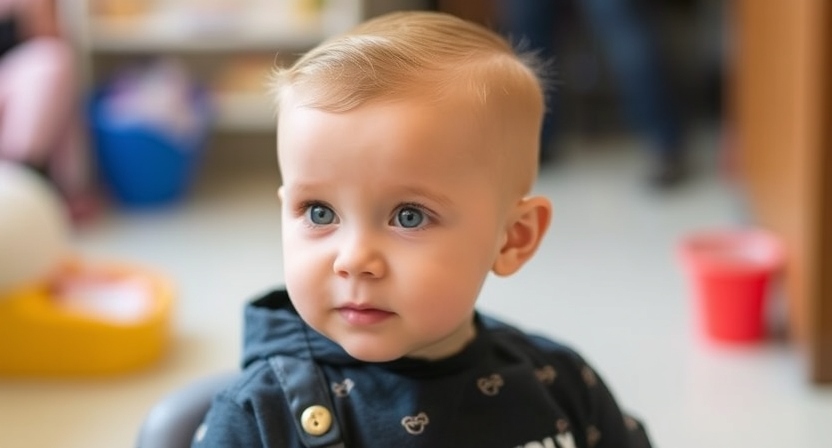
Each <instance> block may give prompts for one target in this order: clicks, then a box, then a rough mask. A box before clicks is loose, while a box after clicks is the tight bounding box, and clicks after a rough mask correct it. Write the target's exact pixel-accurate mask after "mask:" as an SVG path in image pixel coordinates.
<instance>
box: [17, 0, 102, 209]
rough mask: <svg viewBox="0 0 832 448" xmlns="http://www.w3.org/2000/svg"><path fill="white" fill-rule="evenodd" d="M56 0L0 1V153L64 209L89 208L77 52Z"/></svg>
mask: <svg viewBox="0 0 832 448" xmlns="http://www.w3.org/2000/svg"><path fill="white" fill-rule="evenodd" d="M61 28H62V27H61V23H60V20H59V15H58V11H57V5H56V0H0V159H2V160H8V161H12V162H16V163H21V164H25V165H27V166H29V167H31V168H32V169H34V170H35V171H37V172H39V173H41V174H42V175H43V176H45V177H46V178H47V179H48V180H49V181H50V182H51V183H52V184H53V185H54V186H55V187H56V188H57V190H58V191H59V193H60V194H61V195H62V197H63V198H65V199H66V204H67V206H68V210H69V213H70V215H71V216H72V217H73V218H75V219H82V218H84V217H86V216H89V214H90V213H91V211H92V208H93V207H92V203H93V202H94V201H92V196H91V195H90V192H91V190H90V174H89V173H90V167H89V161H90V159H89V155H88V146H87V143H86V138H85V136H84V130H83V127H82V126H83V125H82V121H81V120H82V118H81V117H82V115H83V114H82V113H81V108H80V107H79V106H80V92H79V83H78V79H77V77H76V65H75V57H74V53H73V49H72V46H71V44H70V42H69V41H68V39H66V38H65V37H64V36H63V33H62V29H61Z"/></svg>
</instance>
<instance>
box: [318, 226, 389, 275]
mask: <svg viewBox="0 0 832 448" xmlns="http://www.w3.org/2000/svg"><path fill="white" fill-rule="evenodd" d="M380 246H381V244H380V241H378V237H374V236H372V235H369V234H368V233H362V232H359V231H354V232H352V233H351V234H350V235H349V236H347V237H346V238H345V239H344V241H343V243H342V244H341V246H340V247H339V249H338V255H337V256H336V257H335V261H334V262H333V264H332V269H333V271H334V272H335V274H337V275H338V276H340V277H344V278H350V277H357V278H369V279H372V278H381V277H383V276H384V275H385V274H386V271H387V264H386V262H385V260H384V256H383V254H382V251H381V249H380Z"/></svg>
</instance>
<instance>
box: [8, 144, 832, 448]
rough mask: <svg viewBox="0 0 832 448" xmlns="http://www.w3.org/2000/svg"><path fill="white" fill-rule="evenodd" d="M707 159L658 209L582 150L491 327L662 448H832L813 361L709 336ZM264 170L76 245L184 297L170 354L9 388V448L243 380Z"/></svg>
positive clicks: (622, 170) (275, 265) (632, 181)
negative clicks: (635, 419) (591, 378)
mask: <svg viewBox="0 0 832 448" xmlns="http://www.w3.org/2000/svg"><path fill="white" fill-rule="evenodd" d="M697 142H698V143H697V144H696V145H695V146H696V147H697V148H696V149H697V150H698V151H697V158H698V160H699V162H700V163H699V164H698V167H699V169H698V170H697V173H696V179H695V180H694V181H693V182H691V183H690V184H688V185H686V186H685V187H684V188H681V189H679V190H678V191H674V192H669V193H666V194H658V193H656V192H654V191H650V190H649V189H647V188H645V187H644V184H643V183H642V182H641V181H642V174H643V169H644V162H645V159H644V157H645V156H644V154H643V153H642V152H640V151H639V150H638V148H637V147H636V145H635V144H634V142H632V141H627V140H622V141H617V142H612V143H610V142H607V143H603V142H601V143H598V142H595V143H592V142H582V141H577V140H576V141H572V142H571V143H570V145H569V148H571V149H572V151H570V152H571V155H570V156H569V157H568V158H567V159H566V160H565V161H564V163H562V164H561V165H560V166H556V167H551V168H548V167H547V168H545V169H544V170H543V172H542V174H541V178H540V181H539V185H538V187H537V189H538V190H539V191H540V192H541V193H544V194H546V195H548V196H550V197H551V199H552V200H553V202H554V204H555V209H556V213H555V220H554V224H553V227H552V229H551V233H550V234H549V235H548V237H547V239H546V242H545V244H544V246H543V247H542V248H541V251H540V254H539V256H538V257H537V258H536V259H534V260H533V261H532V262H531V263H530V264H529V265H528V266H527V267H526V268H524V270H523V271H522V272H521V273H519V274H518V275H516V276H515V277H512V278H509V279H499V280H498V279H493V280H489V282H488V283H487V284H486V287H485V289H484V291H483V297H482V301H481V304H482V309H483V310H485V311H489V312H492V313H495V314H497V315H499V316H501V317H503V318H504V319H507V320H509V321H512V322H515V323H517V324H520V325H522V326H525V327H526V328H528V329H530V330H536V331H541V332H544V333H546V334H548V335H550V336H552V337H556V338H560V339H562V340H563V341H565V342H567V343H569V344H571V345H573V346H574V347H576V348H577V349H578V350H579V351H580V352H581V353H582V354H583V355H584V356H585V357H586V358H588V359H589V360H590V361H591V362H592V363H593V364H594V365H595V366H596V367H597V369H598V370H599V371H600V372H601V374H602V375H603V376H604V378H605V379H606V381H607V382H608V383H609V385H610V386H611V387H612V388H613V390H614V391H615V393H616V395H617V396H618V398H619V400H620V401H621V403H622V404H623V405H624V406H625V407H626V408H628V409H629V410H631V411H632V412H633V413H634V414H636V415H638V416H640V417H641V418H642V419H643V420H644V421H646V423H647V424H648V426H649V430H650V432H651V434H652V437H653V441H654V445H655V446H656V447H666V448H670V447H674V448H694V447H696V448H699V447H710V448H744V447H755V448H769V447H784V446H790V447H803V448H821V447H823V448H828V447H829V446H832V388H818V387H813V386H811V385H810V384H809V383H808V381H807V380H806V378H807V374H806V368H805V360H804V359H803V357H802V356H801V354H800V353H799V351H797V350H796V349H794V348H793V347H791V346H790V345H788V344H787V343H785V342H782V341H781V340H777V339H772V340H770V341H768V342H766V343H763V344H760V345H756V346H746V347H725V346H721V345H718V344H714V343H712V342H709V341H708V340H707V339H706V338H704V337H703V336H702V335H701V332H700V331H699V326H698V321H697V316H696V314H695V309H694V308H693V305H692V300H691V298H690V297H689V294H688V289H687V283H686V279H685V278H684V277H683V274H682V272H681V271H680V269H679V265H678V263H677V260H676V258H675V255H674V248H675V244H676V243H677V242H678V240H679V238H680V236H681V235H683V234H684V233H685V232H687V231H690V230H692V229H695V228H700V227H704V226H712V225H728V224H732V223H736V222H740V221H741V220H742V219H743V214H742V210H741V202H740V201H738V200H737V199H736V196H735V194H734V192H733V191H732V190H731V189H730V188H729V185H728V184H727V183H726V182H724V181H722V180H721V176H719V175H718V170H717V169H716V168H715V167H716V166H718V164H717V163H716V157H715V155H714V150H713V147H714V145H715V139H714V138H712V137H709V136H708V135H703V136H702V137H701V138H699V139H698V140H697ZM611 145H612V146H614V147H615V150H613V149H611V148H609V147H606V148H605V146H611ZM585 146H598V147H599V148H589V149H588V148H585ZM579 147H580V148H581V149H580V150H576V148H579ZM240 151H245V149H240ZM229 160H232V159H229ZM264 160H265V163H254V164H252V163H249V164H247V165H246V164H234V163H227V164H223V165H224V168H226V169H225V170H222V171H221V170H218V169H217V166H212V167H210V168H209V170H210V173H211V174H210V175H205V176H203V178H202V179H201V181H200V183H199V185H198V188H197V189H196V191H195V194H194V195H193V197H192V198H191V199H190V200H189V201H188V202H186V203H185V204H184V205H183V206H182V207H179V208H174V209H168V210H159V211H154V212H141V213H138V212H131V213H124V212H111V213H109V214H107V215H106V216H104V217H103V218H102V219H101V220H99V221H98V222H96V223H95V224H94V225H92V226H90V227H89V228H87V229H85V230H83V231H82V232H80V233H79V234H78V235H77V238H76V246H77V249H78V251H79V252H80V253H81V254H83V255H84V256H85V257H88V258H89V259H91V260H107V259H121V260H129V261H134V262H140V263H145V264H148V265H150V266H154V267H156V268H158V269H161V270H163V271H164V272H166V273H167V274H169V275H170V277H171V278H173V279H174V280H175V281H176V284H177V286H178V288H179V289H178V297H177V298H178V303H177V309H176V316H175V328H174V332H175V338H174V340H173V341H172V343H171V350H170V353H169V355H168V356H167V357H166V358H165V359H164V360H163V361H162V362H160V363H159V364H158V365H155V366H153V367H152V368H150V369H148V370H145V371H142V372H137V373H135V374H131V375H127V376H124V377H118V378H112V379H88V380H37V379H27V380H10V379H2V378H0V447H3V448H18V447H20V448H24V447H25V448H28V447H65V448H97V447H108V448H109V447H126V446H131V445H132V443H133V439H134V437H135V434H136V431H137V429H138V427H139V425H140V423H141V421H142V418H143V416H144V414H145V412H146V411H147V410H148V408H149V407H150V406H151V405H152V404H153V403H154V402H155V401H156V400H158V399H159V398H160V397H161V396H162V395H164V394H165V393H167V392H169V391H171V390H173V389H175V388H177V387H179V386H181V385H184V384H186V383H188V382H189V381H191V380H193V379H197V378H201V377H203V376H205V375H208V374H210V373H212V372H217V371H224V370H228V369H232V368H234V367H235V365H236V362H237V358H238V354H239V344H240V337H239V332H240V309H241V305H242V304H243V303H244V301H246V300H247V299H249V298H251V296H252V295H254V294H257V293H258V292H260V291H263V290H265V289H267V288H269V287H271V286H273V285H276V284H279V283H280V282H281V279H282V274H281V261H280V241H279V231H280V222H279V213H278V203H277V201H276V198H275V196H274V191H275V189H276V187H277V184H278V179H277V175H276V171H275V167H274V165H273V157H272V156H270V155H269V156H268V157H264ZM777 297H779V296H778V295H777V294H775V295H774V296H773V297H772V300H771V303H772V305H773V307H772V309H774V310H777V309H778V308H779V309H782V303H780V301H782V299H779V300H778V299H777ZM772 314H773V315H775V317H776V316H777V313H772ZM780 320H782V318H781V319H779V320H778V321H780ZM775 323H776V322H775Z"/></svg>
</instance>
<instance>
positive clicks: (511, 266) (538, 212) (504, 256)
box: [491, 196, 552, 276]
mask: <svg viewBox="0 0 832 448" xmlns="http://www.w3.org/2000/svg"><path fill="white" fill-rule="evenodd" d="M551 220H552V203H551V202H549V200H548V199H546V198H544V197H542V196H531V197H526V198H523V199H521V200H520V202H519V203H517V205H516V206H515V209H514V211H513V214H512V215H511V219H510V221H509V223H508V227H507V228H506V234H505V237H504V238H505V242H504V243H503V246H502V247H501V248H500V253H499V254H497V259H496V260H494V265H493V266H492V267H491V270H492V271H494V273H495V274H497V275H500V276H507V275H511V274H514V273H515V272H517V271H518V270H519V269H520V268H521V267H522V266H523V264H525V263H526V261H528V260H529V259H530V258H531V257H532V255H534V253H535V252H536V251H537V248H538V246H540V242H541V241H542V240H543V235H544V234H546V229H547V228H549V222H550V221H551Z"/></svg>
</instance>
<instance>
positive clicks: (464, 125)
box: [278, 98, 491, 181]
mask: <svg viewBox="0 0 832 448" xmlns="http://www.w3.org/2000/svg"><path fill="white" fill-rule="evenodd" d="M278 118H279V119H278V158H279V162H280V166H281V170H282V171H283V174H284V181H290V180H291V179H292V176H293V175H295V174H297V175H299V176H300V175H302V176H304V177H306V176H308V175H309V173H308V171H309V170H314V171H315V172H317V173H320V174H321V175H332V174H333V173H335V172H337V171H344V170H360V171H361V172H362V174H363V175H369V174H373V175H381V174H385V173H390V172H399V171H401V172H406V173H413V174H415V175H431V176H441V175H445V176H454V175H457V176H462V175H463V173H466V172H469V171H472V170H482V169H483V168H484V167H485V165H486V164H487V163H489V161H488V159H490V157H488V153H489V152H491V151H490V150H489V147H488V144H487V143H488V142H487V138H486V137H485V133H484V132H483V128H484V127H485V126H484V125H483V123H482V118H481V116H477V114H475V113H474V112H473V108H472V107H470V106H469V105H467V104H466V102H465V101H462V100H459V99H455V98H451V99H447V100H443V101H419V100H400V101H391V102H373V103H369V104H365V105H362V106H360V107H358V108H356V109H353V110H350V111H347V112H327V111H324V110H320V109H315V108H310V107H304V106H300V105H296V104H292V103H291V102H288V104H285V106H284V107H282V108H281V111H280V114H279V117H278ZM296 170H297V171H298V172H297V173H295V171H296ZM301 172H303V173H301Z"/></svg>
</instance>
